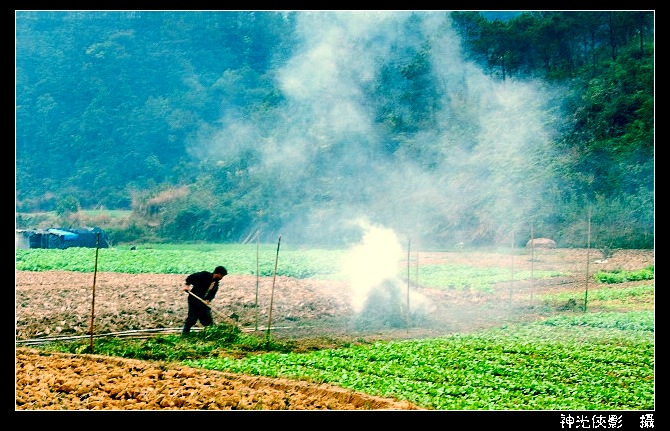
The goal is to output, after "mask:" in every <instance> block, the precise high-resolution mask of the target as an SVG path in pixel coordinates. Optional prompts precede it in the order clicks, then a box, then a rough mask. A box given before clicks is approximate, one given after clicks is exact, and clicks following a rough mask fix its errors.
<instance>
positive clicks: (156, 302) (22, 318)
mask: <svg viewBox="0 0 670 431" xmlns="http://www.w3.org/2000/svg"><path fill="white" fill-rule="evenodd" d="M535 253H536V254H535V255H534V257H533V258H532V259H531V258H530V256H527V255H524V256H514V257H511V256H508V255H504V254H496V253H474V252H473V253H470V252H467V251H460V252H453V253H451V252H450V253H420V254H419V255H418V256H417V263H418V264H420V265H426V264H430V263H439V262H444V263H454V264H456V263H457V264H472V265H473V266H491V267H498V268H500V267H503V268H505V267H508V268H510V272H511V273H512V272H513V271H522V270H530V269H534V270H537V271H539V270H552V271H562V272H564V273H565V274H566V276H564V277H554V278H552V279H550V280H539V279H537V280H534V281H532V282H518V281H517V282H514V283H500V284H499V285H498V286H497V287H496V289H495V292H493V293H490V294H482V293H478V292H474V291H468V290H466V291H461V290H437V289H429V288H423V287H421V283H420V280H419V284H418V286H416V285H413V286H412V289H413V290H414V291H416V292H418V293H420V294H421V295H422V296H423V297H425V298H427V299H428V302H429V303H430V304H432V306H433V307H432V308H431V310H430V315H429V316H427V318H426V319H425V320H424V321H423V323H422V324H421V325H416V326H412V327H410V328H402V329H393V328H388V327H386V328H368V329H361V328H359V327H356V326H355V325H353V324H352V322H353V321H354V317H355V313H354V311H353V309H352V306H351V304H350V303H349V299H350V297H351V293H352V292H351V291H350V289H349V286H348V285H347V284H346V283H344V282H335V281H324V280H298V279H292V278H286V277H278V278H277V279H276V280H274V285H275V287H274V295H272V294H271V292H272V286H273V279H272V277H266V278H261V279H259V280H257V279H256V277H254V276H243V275H235V274H229V275H228V276H227V277H225V278H224V279H223V282H222V283H221V288H220V290H219V293H218V295H217V297H216V298H215V299H214V301H213V302H212V307H213V309H214V311H215V313H214V317H215V321H216V320H218V321H222V320H229V319H231V317H232V318H233V319H234V321H235V322H236V323H237V324H238V325H239V326H240V327H241V328H242V329H243V330H244V331H246V332H256V331H264V328H265V327H266V326H267V324H268V323H270V325H271V327H272V328H271V330H272V335H273V337H275V338H291V339H294V340H298V341H299V343H303V345H304V346H305V349H306V350H307V349H312V348H319V347H328V343H329V342H332V340H333V339H336V338H337V339H347V340H351V341H352V342H356V341H357V340H358V341H362V340H368V341H369V340H375V339H396V338H417V337H426V336H439V335H442V334H448V333H453V332H466V331H472V330H476V329H482V328H486V327H490V326H495V325H499V324H501V323H503V322H507V321H518V320H532V319H537V318H538V317H540V315H541V313H542V311H540V310H541V307H539V305H540V304H538V303H537V302H536V301H533V299H532V297H533V294H539V293H541V292H549V291H559V290H570V289H580V290H583V289H584V286H585V285H586V284H587V281H586V280H587V279H586V271H587V269H588V271H589V273H593V272H595V271H597V270H611V269H625V270H636V269H642V268H644V267H646V266H648V265H650V264H653V263H654V251H653V250H617V251H616V252H615V253H614V255H613V256H612V257H610V258H609V259H607V260H606V261H604V259H602V256H601V255H600V254H599V253H598V251H593V250H590V251H589V250H583V249H572V250H566V249H555V250H536V252H535ZM587 262H589V263H588V268H587ZM204 269H208V268H204ZM419 274H420V270H419ZM184 278H185V275H159V274H143V275H133V274H118V273H98V274H96V275H95V280H94V276H93V274H87V273H77V272H66V271H47V272H28V271H17V272H16V291H15V306H16V316H15V317H16V340H17V343H16V344H17V349H16V409H17V410H93V409H102V410H129V409H140V410H160V409H187V410H211V409H215V410H220V409H260V410H281V409H287V410H321V409H324V410H325V409H331V410H332V409H334V410H350V409H401V410H402V409H416V408H417V407H416V406H413V405H411V404H410V403H407V402H403V401H398V400H393V399H385V398H379V397H373V396H370V395H366V394H359V393H354V392H351V391H347V390H344V389H341V388H337V387H333V386H329V385H322V384H315V383H312V382H303V381H293V380H286V379H268V378H261V377H252V376H243V375H235V374H229V373H222V372H217V371H208V370H199V369H193V368H188V367H183V366H180V365H175V364H165V363H160V362H149V361H137V360H127V359H119V358H108V357H102V356H97V355H88V354H82V355H67V354H44V353H40V352H39V351H37V350H35V349H33V348H31V347H29V346H30V343H29V342H28V341H27V340H35V339H46V338H51V339H52V338H55V337H86V336H87V334H90V331H91V328H92V327H93V330H94V333H95V334H96V336H98V334H108V333H118V332H127V331H132V330H138V331H139V330H146V329H159V328H173V329H174V330H175V331H178V330H179V328H180V327H181V325H182V323H183V320H184V318H185V317H186V294H185V293H184V292H181V291H180V290H179V289H180V287H181V286H182V285H183V281H184ZM94 281H95V283H94ZM589 282H590V283H594V282H593V281H589ZM271 297H272V303H273V306H272V316H271V317H272V320H271V321H270V320H269V316H270V314H269V311H270V310H269V305H270V301H271ZM92 316H93V319H92V318H91V317H92ZM230 321H233V320H230ZM329 340H330V341H329ZM299 345H300V344H298V346H299Z"/></svg>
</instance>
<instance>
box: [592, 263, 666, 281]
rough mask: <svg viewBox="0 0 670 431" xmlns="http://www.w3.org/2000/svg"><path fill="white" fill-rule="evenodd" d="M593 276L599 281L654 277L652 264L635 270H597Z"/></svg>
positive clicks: (637, 279) (638, 279) (636, 279)
mask: <svg viewBox="0 0 670 431" xmlns="http://www.w3.org/2000/svg"><path fill="white" fill-rule="evenodd" d="M593 277H594V278H595V279H596V280H598V281H599V282H601V283H608V284H612V283H625V282H626V281H640V280H653V279H654V265H649V266H648V267H646V268H643V269H640V270H637V271H626V270H623V269H616V270H612V271H598V272H596V273H595V274H594V275H593Z"/></svg>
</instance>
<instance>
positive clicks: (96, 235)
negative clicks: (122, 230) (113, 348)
mask: <svg viewBox="0 0 670 431" xmlns="http://www.w3.org/2000/svg"><path fill="white" fill-rule="evenodd" d="M98 250H100V232H96V233H95V265H94V268H93V294H92V296H91V325H90V328H89V331H90V334H91V344H90V346H89V349H90V351H91V353H93V332H94V330H93V328H94V326H93V319H94V316H95V279H96V276H97V274H98Z"/></svg>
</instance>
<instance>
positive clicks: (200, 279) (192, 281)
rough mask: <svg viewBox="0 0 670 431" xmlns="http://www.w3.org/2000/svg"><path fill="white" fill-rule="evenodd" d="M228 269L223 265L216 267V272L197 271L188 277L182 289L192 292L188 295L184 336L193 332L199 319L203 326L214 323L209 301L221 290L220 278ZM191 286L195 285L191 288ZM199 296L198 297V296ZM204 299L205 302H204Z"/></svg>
mask: <svg viewBox="0 0 670 431" xmlns="http://www.w3.org/2000/svg"><path fill="white" fill-rule="evenodd" d="M227 274H228V271H227V270H226V268H224V267H223V266H217V267H216V268H214V273H211V272H208V271H201V272H196V273H193V274H191V275H189V276H188V277H186V282H185V283H184V287H183V288H182V290H183V291H184V292H189V291H190V292H191V293H192V294H193V295H195V296H193V295H191V294H189V295H188V315H187V316H186V321H185V322H184V328H183V329H182V331H181V334H182V335H183V336H186V335H188V334H189V333H190V332H191V327H192V326H193V325H195V324H196V322H197V321H198V320H199V321H200V323H202V325H203V326H209V325H212V324H213V323H214V320H213V319H212V309H211V308H210V307H209V303H210V301H211V300H212V299H214V297H215V296H216V292H218V290H219V280H221V279H222V278H223V277H225V276H226V275H227ZM189 286H193V287H192V288H190V287H189ZM196 296H197V298H196ZM203 301H204V302H203Z"/></svg>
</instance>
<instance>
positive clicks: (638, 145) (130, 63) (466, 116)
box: [16, 11, 655, 248]
mask: <svg viewBox="0 0 670 431" xmlns="http://www.w3.org/2000/svg"><path fill="white" fill-rule="evenodd" d="M300 13H301V12H299V11H298V12H295V11H294V12H283V11H277V12H275V11H267V12H258V11H239V12H238V11H221V12H217V11H212V12H207V13H193V12H192V11H191V12H188V11H150V12H142V11H129V12H124V11H106V12H105V11H89V12H87V11H81V12H78V11H19V12H17V14H16V69H17V75H16V124H17V133H16V210H17V211H18V212H24V213H34V212H41V211H53V210H56V211H57V212H58V213H60V214H63V215H64V214H65V212H68V211H72V209H73V207H72V205H71V203H72V202H67V200H69V199H70V198H71V197H74V198H75V199H76V200H77V201H78V202H79V203H80V206H81V207H82V208H99V207H100V206H104V207H106V208H110V209H129V208H131V206H133V207H134V205H135V204H137V203H139V204H146V203H147V201H148V200H150V199H151V198H152V197H154V196H155V195H156V194H157V193H159V192H160V191H162V190H164V189H165V188H169V187H177V188H179V187H183V186H188V188H189V195H188V196H186V197H183V198H181V199H178V200H175V201H173V202H169V203H166V204H165V205H161V206H160V207H159V208H158V211H157V213H154V214H150V215H148V214H145V213H142V212H137V213H133V214H132V218H133V220H132V221H131V222H129V223H127V224H115V225H111V226H106V225H100V227H101V228H103V229H105V230H106V231H109V234H110V235H109V236H110V239H111V240H112V242H113V243H115V244H119V243H122V242H138V241H139V242H142V241H168V240H169V241H173V240H175V239H178V240H184V241H195V240H202V241H211V242H239V241H242V240H243V239H244V238H246V237H247V236H248V235H249V233H250V232H254V231H256V230H257V229H258V228H259V227H262V228H264V229H267V231H268V232H277V231H278V230H279V229H280V228H281V227H282V226H284V225H285V224H287V223H288V222H290V221H296V220H301V218H302V217H304V214H305V210H306V209H313V208H319V211H322V212H323V214H328V213H337V212H338V211H340V210H341V209H342V205H341V204H342V203H343V202H351V203H352V204H354V205H357V204H365V205H366V206H368V207H369V206H370V204H369V201H370V199H369V197H370V196H369V194H366V193H361V194H360V196H358V194H355V195H354V196H351V193H350V192H349V191H348V190H343V188H341V187H339V186H334V185H333V184H340V183H341V180H342V179H343V176H342V175H339V174H338V175H339V176H338V175H335V176H328V175H322V173H323V172H329V169H330V168H331V167H332V166H335V165H338V164H339V162H340V161H341V156H342V155H343V154H346V152H347V151H348V150H347V149H348V148H349V147H350V143H351V142H350V141H349V140H346V139H345V140H342V137H341V136H340V134H339V133H337V134H329V133H327V130H326V129H323V128H320V127H316V126H314V127H313V130H309V131H307V132H306V135H305V137H306V141H307V142H313V145H310V147H309V148H310V151H309V154H310V155H313V156H314V161H313V163H311V164H310V166H308V167H306V168H305V169H304V170H303V169H296V170H293V171H292V172H284V171H282V172H275V171H271V170H268V169H267V167H266V166H264V167H263V168H259V166H261V165H260V164H259V163H260V160H261V159H262V158H263V157H265V154H266V152H267V150H268V149H270V148H273V145H275V143H279V142H284V141H287V140H288V139H287V138H291V139H293V138H294V137H293V136H292V135H291V134H289V133H287V132H286V130H283V128H282V127H275V126H276V125H277V124H283V125H286V124H287V121H286V113H285V110H286V103H285V102H286V95H285V91H284V89H282V88H281V87H280V85H279V83H278V81H276V80H274V79H271V77H273V76H275V75H276V73H277V70H278V67H284V66H285V64H286V63H287V61H288V60H289V59H290V58H291V56H292V55H294V54H295V53H296V52H297V50H298V49H301V45H300V43H299V42H300V39H299V37H300V34H301V32H300V31H298V25H297V22H298V15H299V14H300ZM497 13H498V14H505V13H506V12H497ZM485 14H488V15H486V16H496V15H491V14H492V13H491V12H488V13H480V12H476V11H464V12H461V11H454V12H451V13H449V14H446V13H440V15H435V16H439V17H440V19H444V22H443V23H442V24H443V25H442V26H441V27H440V32H446V29H447V26H448V25H450V24H451V25H452V28H453V29H455V31H456V32H457V33H458V35H459V37H460V38H461V40H462V43H463V45H462V49H463V51H464V53H465V55H466V57H467V59H468V60H469V61H475V62H477V63H478V64H479V65H480V67H481V69H482V71H483V72H484V74H485V75H486V76H489V77H491V78H492V79H498V80H501V81H510V82H530V81H531V80H533V81H534V82H540V81H541V82H542V84H547V85H549V86H553V85H558V86H561V87H564V88H566V90H565V91H561V96H565V99H564V100H561V101H552V102H551V103H546V106H547V107H546V108H542V109H543V111H544V112H543V115H546V117H547V118H551V119H552V123H553V124H559V125H560V127H558V128H556V133H555V135H554V136H550V137H549V136H547V137H542V138H541V139H542V140H543V141H545V140H546V142H547V143H548V146H550V148H549V149H548V150H545V149H542V150H537V152H538V154H535V155H534V157H533V158H532V160H528V159H527V158H524V164H523V165H522V166H523V169H517V170H516V172H510V170H506V171H504V172H503V173H502V175H508V180H509V181H508V182H509V183H514V184H515V185H517V186H519V187H521V186H523V187H522V189H521V191H520V195H521V196H527V197H528V198H529V199H531V200H532V201H534V202H535V204H534V205H531V206H528V207H527V208H526V207H524V208H520V207H519V206H518V205H516V204H517V203H518V202H514V205H510V207H509V208H500V209H499V211H500V212H501V213H502V214H503V215H504V217H503V218H502V219H503V222H500V221H498V220H495V219H492V217H491V215H490V213H491V212H492V209H493V208H494V207H496V206H497V205H500V203H501V202H502V201H503V200H504V199H494V198H492V197H491V196H489V195H487V194H482V195H481V196H477V195H476V194H475V193H467V195H468V199H460V196H458V195H456V196H455V197H457V198H459V199H454V200H458V201H459V202H460V203H459V208H458V210H457V211H449V210H447V211H440V212H441V214H440V217H439V222H436V223H425V225H424V230H425V232H422V234H423V235H424V236H425V238H426V242H427V241H428V240H431V241H433V242H434V243H435V244H440V243H444V241H446V240H449V241H451V240H452V238H450V237H449V235H450V234H451V232H450V231H451V228H452V227H453V226H460V228H461V229H462V230H463V236H464V237H466V238H476V239H477V240H478V241H480V242H481V243H489V244H490V243H493V242H495V241H496V240H497V239H499V238H500V237H501V236H503V233H509V229H510V226H508V225H505V223H510V224H514V223H518V222H519V220H524V221H525V220H529V219H531V218H533V219H534V221H535V222H536V223H537V225H536V226H537V227H538V228H539V227H541V228H542V230H543V231H545V232H546V235H547V236H549V237H552V238H554V239H555V240H557V242H558V243H559V244H561V245H562V246H573V245H575V246H584V243H585V239H584V235H583V225H584V218H585V217H584V213H585V212H586V209H585V208H586V206H587V204H593V205H595V206H596V207H597V208H596V210H597V211H596V212H599V213H600V215H601V216H602V225H601V228H600V232H599V233H600V234H601V235H600V237H601V238H602V240H603V241H606V242H607V243H609V244H611V245H612V246H615V247H620V248H652V247H653V244H654V232H653V227H654V222H653V221H654V218H653V216H654V106H655V103H654V76H655V74H654V70H655V69H654V31H655V29H654V13H653V11H589V12H580V11H569V12H561V11H537V12H523V13H518V12H514V13H512V14H511V15H507V16H506V19H504V20H498V19H485V18H484V15H485ZM422 16H423V13H421V12H415V13H411V14H409V18H408V19H407V20H406V21H405V22H403V24H402V27H401V28H398V29H397V30H398V31H399V32H402V31H404V32H406V34H407V35H411V37H406V38H399V39H398V42H397V46H394V47H393V49H390V50H389V51H388V52H387V53H386V55H385V57H384V58H380V59H374V61H377V62H378V63H379V64H377V66H379V67H378V68H377V69H376V73H372V74H370V75H369V76H367V75H366V81H365V83H364V84H362V85H361V86H360V87H358V88H356V89H355V90H356V94H359V96H360V99H361V101H362V103H364V104H365V106H366V109H368V110H369V113H370V118H372V119H373V122H372V124H370V125H369V126H370V130H374V131H375V133H377V134H378V136H375V138H374V139H370V141H369V142H364V143H363V144H362V145H363V146H362V149H364V151H361V152H359V153H360V154H358V155H359V156H361V157H363V155H364V154H370V158H369V159H368V160H364V161H363V162H362V163H361V164H360V165H359V166H357V165H352V167H351V170H352V171H356V170H357V169H359V168H360V170H366V169H368V168H369V166H370V165H371V164H370V163H367V162H369V161H374V162H377V161H379V160H390V161H392V162H395V161H410V162H411V163H414V164H416V166H418V167H421V168H422V169H425V171H426V172H427V173H435V172H433V171H435V170H437V168H438V167H439V166H440V163H441V161H443V160H444V159H445V158H446V156H445V155H446V154H453V153H456V152H458V151H463V153H464V154H472V155H473V156H474V157H479V156H477V154H478V152H477V151H476V150H478V149H477V148H475V147H476V145H477V143H478V141H479V140H480V139H481V137H482V136H483V135H485V134H486V133H484V132H485V130H484V129H483V127H484V126H485V122H482V121H481V114H482V113H481V112H480V110H479V106H480V105H481V103H482V100H483V99H484V97H483V96H482V95H479V94H476V93H475V91H474V90H471V89H474V88H475V87H476V86H473V85H472V84H471V83H470V84H468V82H467V77H465V75H463V74H462V73H461V74H460V75H459V76H462V77H463V79H462V81H463V82H456V81H459V80H461V78H459V80H454V81H452V80H449V81H448V82H446V78H445V76H446V75H443V74H440V75H439V76H437V75H435V72H434V71H435V70H436V68H434V67H432V66H431V65H432V64H433V63H432V60H431V59H434V58H443V57H444V52H445V51H443V50H444V44H443V43H440V42H439V37H441V36H442V35H443V34H433V33H428V32H426V31H425V27H426V26H423V25H422ZM447 18H449V19H450V20H448V19H447ZM436 40H437V41H438V42H436ZM585 41H588V43H586V42H585ZM357 43H358V41H357ZM157 46H158V47H162V48H161V49H158V50H157V49H148V48H147V47H157ZM175 64H188V65H190V66H191V67H190V68H189V69H188V74H190V75H189V76H188V77H186V78H185V77H184V71H183V70H182V69H180V68H175V67H174V65H175ZM221 65H225V67H222V66H221ZM456 67H458V66H456ZM440 70H441V71H442V72H444V70H445V69H444V68H442V69H440ZM442 72H441V73H442ZM137 83H141V85H137ZM193 83H198V85H195V86H194V85H193ZM353 85H355V84H353V83H352V86H353ZM221 101H225V103H224V105H225V106H222V104H221ZM222 110H223V112H224V113H225V115H231V119H232V118H233V117H236V116H237V117H240V118H248V119H249V124H253V125H254V126H253V127H246V126H243V127H240V128H239V129H235V128H234V127H231V128H230V129H224V128H222V126H221V124H222V123H221V122H220V119H221V112H222ZM559 112H560V114H559ZM232 113H235V114H234V115H233V114H232ZM444 118H446V119H448V121H444V120H443V119H444ZM516 122H520V123H523V122H524V119H523V118H518V119H516ZM223 123H230V121H226V122H223ZM547 124H550V122H548V121H547ZM299 127H300V126H299ZM548 128H551V126H548ZM243 129H244V131H243ZM286 129H290V130H293V129H292V128H291V127H286ZM438 130H439V131H440V132H448V133H449V135H448V136H449V138H448V139H434V140H431V139H429V136H428V135H432V134H433V133H434V132H435V131H438ZM291 133H293V132H291ZM524 139H525V138H524ZM244 140H246V141H249V142H250V143H251V145H250V147H251V149H246V150H240V147H241V146H242V144H241V142H242V141H244ZM195 142H203V143H208V145H209V144H211V145H209V146H208V148H218V147H219V146H221V147H222V148H228V147H230V148H234V151H230V152H227V153H225V154H223V155H222V157H220V158H219V157H216V158H214V157H212V155H213V153H210V152H208V150H204V149H202V148H198V146H197V145H194V143H195ZM232 142H234V143H235V145H228V144H229V143H232ZM455 142H462V143H464V144H463V145H464V146H463V148H462V149H460V148H458V147H456V144H455ZM454 150H455V151H454ZM272 151H274V150H272ZM540 151H541V153H540ZM458 161H459V167H460V166H461V165H464V164H463V163H461V162H462V157H460V156H459V157H458ZM466 164H467V163H466ZM488 165H489V166H491V165H493V163H489V164H488ZM280 171H281V169H280ZM443 171H444V172H448V174H444V175H442V173H441V172H443ZM452 171H455V169H454V170H450V169H442V170H437V173H438V174H439V182H440V183H441V187H443V190H448V189H449V188H450V187H449V186H450V185H451V184H457V185H460V184H467V183H468V181H467V180H466V179H463V178H452V177H451V175H452V174H453V172H452ZM483 171H485V172H480V173H479V174H481V175H483V176H486V175H488V173H489V172H488V169H483ZM317 173H319V176H318V181H312V179H313V178H316V177H317V175H316V174H317ZM346 175H347V174H346V173H345V174H344V178H346ZM539 175H542V176H544V177H549V176H550V175H552V176H554V178H541V179H540V178H537V177H538V176H539ZM291 180H293V182H290V181H291ZM296 184H297V185H299V186H298V189H299V190H291V185H296ZM278 186H279V187H278ZM457 188H458V189H459V190H461V191H462V187H461V186H458V187H457ZM493 189H494V190H495V191H496V192H500V189H497V188H493ZM138 190H141V191H143V192H146V196H142V197H141V198H140V199H139V201H140V202H136V200H137V199H136V197H135V193H137V191H138ZM278 192H279V193H278ZM292 192H296V193H292ZM278 195H279V196H281V199H278V198H277V196H278ZM407 198H409V197H407ZM387 199H392V195H384V199H383V202H381V203H380V206H381V205H383V206H388V205H387V204H388V202H387ZM600 199H602V200H600ZM401 202H402V201H401ZM65 203H67V205H65V206H64V204H65ZM494 203H495V204H494ZM402 205H403V206H404V204H402ZM512 210H516V214H514V215H513V217H511V216H510V214H511V211H512ZM368 212H369V213H374V212H376V209H375V208H372V209H370V210H369V211H368ZM320 214H321V213H320ZM17 220H19V221H21V223H20V224H17V226H18V227H24V228H33V227H36V226H35V225H34V224H35V223H40V222H41V221H42V220H40V219H38V218H32V219H29V218H28V217H17ZM394 223H396V221H395V219H394V217H390V220H388V224H389V225H391V224H394ZM393 227H394V228H402V229H405V228H406V226H393ZM320 230H321V232H317V233H321V234H322V237H320V238H319V240H332V239H333V236H332V235H329V233H328V231H327V230H328V227H326V226H323V227H321V229H320ZM309 238H310V239H311V240H312V241H314V239H313V238H312V237H309ZM335 238H336V239H338V240H342V241H344V239H345V238H344V237H343V236H338V237H335Z"/></svg>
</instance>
